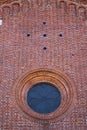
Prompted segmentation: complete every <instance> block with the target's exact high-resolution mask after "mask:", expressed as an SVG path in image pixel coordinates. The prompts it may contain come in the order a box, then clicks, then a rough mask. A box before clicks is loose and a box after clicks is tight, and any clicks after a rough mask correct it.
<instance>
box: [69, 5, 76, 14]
mask: <svg viewBox="0 0 87 130" xmlns="http://www.w3.org/2000/svg"><path fill="white" fill-rule="evenodd" d="M68 11H69V13H70V14H72V15H76V14H77V7H76V5H75V4H69V5H68Z"/></svg>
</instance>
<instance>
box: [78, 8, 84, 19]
mask: <svg viewBox="0 0 87 130" xmlns="http://www.w3.org/2000/svg"><path fill="white" fill-rule="evenodd" d="M78 15H79V17H80V18H81V19H85V18H86V8H84V7H83V6H80V7H78Z"/></svg>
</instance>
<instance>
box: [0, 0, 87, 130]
mask: <svg viewBox="0 0 87 130" xmlns="http://www.w3.org/2000/svg"><path fill="white" fill-rule="evenodd" d="M0 17H1V18H2V19H3V24H2V25H1V26H0V75H1V77H0V129H1V130H46V129H47V130H86V129H87V20H86V19H87V6H85V5H80V4H76V3H75V2H74V3H73V2H69V1H64V2H61V1H56V0H55V1H53V0H49V1H46V0H36V1H35V2H34V0H32V1H29V2H28V1H27V0H24V1H23V0H19V1H18V2H12V3H10V4H3V5H1V7H0ZM43 22H46V23H45V24H44V23H43ZM39 68H44V69H54V70H59V71H61V72H62V73H64V75H66V76H67V77H69V78H70V80H71V81H72V82H73V84H74V86H73V87H74V88H75V90H76V91H75V93H76V98H75V99H74V101H73V106H72V107H70V108H69V109H68V111H66V112H65V113H64V117H63V118H61V119H59V118H56V119H55V121H51V120H50V121H46V122H44V121H42V120H38V119H30V120H29V119H27V118H26V117H25V116H24V114H23V112H22V111H21V110H20V108H19V106H18V104H17V102H16V99H15V94H14V86H15V83H16V81H17V80H18V79H20V78H21V77H22V76H23V75H25V74H26V73H27V72H30V71H32V70H34V69H39Z"/></svg>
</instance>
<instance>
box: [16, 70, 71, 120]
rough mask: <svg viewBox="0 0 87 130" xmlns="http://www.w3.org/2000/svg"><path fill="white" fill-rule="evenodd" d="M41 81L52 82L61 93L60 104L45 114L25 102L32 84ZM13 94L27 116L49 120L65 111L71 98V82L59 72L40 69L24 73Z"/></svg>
mask: <svg viewBox="0 0 87 130" xmlns="http://www.w3.org/2000/svg"><path fill="white" fill-rule="evenodd" d="M43 82H44V83H50V84H53V85H54V86H55V87H56V88H57V89H58V90H59V91H60V93H61V104H60V105H59V107H58V108H57V109H56V110H55V111H54V112H51V113H47V114H40V113H38V112H35V111H34V110H32V109H31V107H29V105H28V103H27V93H28V92H29V90H30V89H31V88H32V86H34V85H35V84H38V83H43ZM15 95H16V100H17V103H18V105H19V107H20V108H21V110H22V111H23V112H24V114H25V115H27V117H29V118H30V117H33V118H36V119H40V120H46V119H48V120H50V119H53V118H57V117H60V116H62V115H63V114H64V113H65V112H66V111H67V109H68V108H69V106H70V104H71V103H72V100H73V89H72V85H71V82H70V81H69V80H68V79H67V78H66V76H64V75H63V74H61V73H60V72H55V71H51V70H46V69H40V70H35V71H33V72H30V73H28V74H26V75H25V76H24V77H22V79H21V80H19V81H18V83H17V85H16V91H15Z"/></svg>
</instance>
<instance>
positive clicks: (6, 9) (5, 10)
mask: <svg viewBox="0 0 87 130" xmlns="http://www.w3.org/2000/svg"><path fill="white" fill-rule="evenodd" d="M10 10H11V8H10V6H3V7H2V14H3V16H8V15H10Z"/></svg>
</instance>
